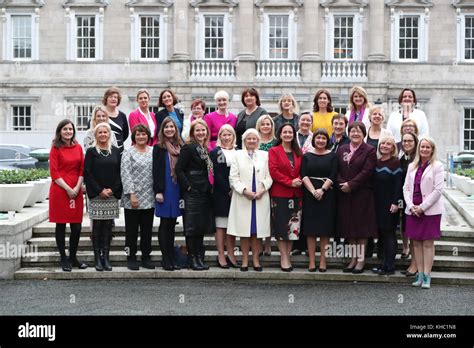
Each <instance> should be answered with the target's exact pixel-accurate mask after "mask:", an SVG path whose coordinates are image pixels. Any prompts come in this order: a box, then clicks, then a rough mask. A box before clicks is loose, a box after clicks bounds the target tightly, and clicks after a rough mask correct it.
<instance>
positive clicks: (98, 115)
mask: <svg viewBox="0 0 474 348" xmlns="http://www.w3.org/2000/svg"><path fill="white" fill-rule="evenodd" d="M103 122H105V123H109V115H108V114H107V111H106V110H105V108H104V107H103V106H100V105H97V106H96V107H95V108H94V110H92V116H91V128H89V129H88V130H87V132H86V134H85V135H84V141H83V144H84V151H87V149H88V148H90V147H91V146H93V145H94V141H95V134H94V133H95V132H94V129H95V127H96V126H97V125H98V124H99V123H103ZM110 141H111V143H112V145H113V146H115V147H118V143H117V138H116V137H115V133H114V132H112V133H110Z"/></svg>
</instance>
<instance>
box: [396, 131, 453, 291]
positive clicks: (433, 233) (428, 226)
mask: <svg viewBox="0 0 474 348" xmlns="http://www.w3.org/2000/svg"><path fill="white" fill-rule="evenodd" d="M443 189H444V170H443V164H442V163H441V162H439V161H438V160H437V157H436V144H435V142H434V140H433V139H431V138H429V137H427V138H423V139H421V140H420V142H419V143H418V149H417V154H416V157H415V160H414V161H413V163H411V164H410V165H409V166H408V172H407V176H406V179H405V184H404V185H403V196H404V197H405V202H406V204H407V206H406V209H405V213H406V214H407V220H406V232H407V235H408V237H409V238H410V239H411V240H412V241H413V244H414V250H415V255H414V256H415V259H416V266H417V268H418V275H417V277H416V281H415V282H414V283H413V284H412V285H413V286H421V287H422V288H424V289H429V288H430V286H431V269H432V267H433V261H434V255H435V247H434V240H435V239H439V238H440V236H441V231H440V230H441V215H442V214H443V213H444V205H443V200H442V199H441V195H442V192H443Z"/></svg>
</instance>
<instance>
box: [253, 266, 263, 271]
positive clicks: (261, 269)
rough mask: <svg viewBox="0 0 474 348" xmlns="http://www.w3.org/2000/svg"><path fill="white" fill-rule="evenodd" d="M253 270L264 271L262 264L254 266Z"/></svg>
mask: <svg viewBox="0 0 474 348" xmlns="http://www.w3.org/2000/svg"><path fill="white" fill-rule="evenodd" d="M253 270H254V271H255V272H262V271H263V268H262V266H253Z"/></svg>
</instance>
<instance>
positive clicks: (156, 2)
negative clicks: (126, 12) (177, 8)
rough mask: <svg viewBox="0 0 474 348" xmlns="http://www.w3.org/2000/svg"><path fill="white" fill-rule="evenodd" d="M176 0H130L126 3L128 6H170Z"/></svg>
mask: <svg viewBox="0 0 474 348" xmlns="http://www.w3.org/2000/svg"><path fill="white" fill-rule="evenodd" d="M174 2H175V0H148V1H147V0H128V1H127V2H126V3H125V6H127V7H140V6H162V7H170V6H172V5H174Z"/></svg>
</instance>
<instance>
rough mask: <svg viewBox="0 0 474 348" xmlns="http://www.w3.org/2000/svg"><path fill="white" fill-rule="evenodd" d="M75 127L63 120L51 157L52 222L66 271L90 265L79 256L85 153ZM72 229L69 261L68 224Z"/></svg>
mask: <svg viewBox="0 0 474 348" xmlns="http://www.w3.org/2000/svg"><path fill="white" fill-rule="evenodd" d="M75 137H76V128H75V127H74V124H73V123H72V122H71V121H70V120H62V121H61V122H59V124H58V126H57V128H56V135H55V137H54V140H53V145H52V147H51V152H50V155H49V169H50V173H51V179H52V180H53V181H52V183H51V188H50V191H49V221H50V222H55V223H56V231H55V234H56V244H57V246H58V250H59V254H60V255H61V267H62V269H63V271H66V272H70V271H71V269H72V267H78V268H80V269H84V268H87V265H86V264H84V263H82V262H79V261H78V260H77V257H76V252H77V247H78V245H79V236H80V234H81V224H82V216H83V210H84V205H83V204H84V203H83V196H82V182H83V174H82V173H83V171H84V153H83V151H82V147H81V145H79V143H78V142H77V141H76V139H75ZM67 223H69V225H70V226H71V236H70V238H69V259H68V258H67V257H66V250H65V248H66V224H67Z"/></svg>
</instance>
